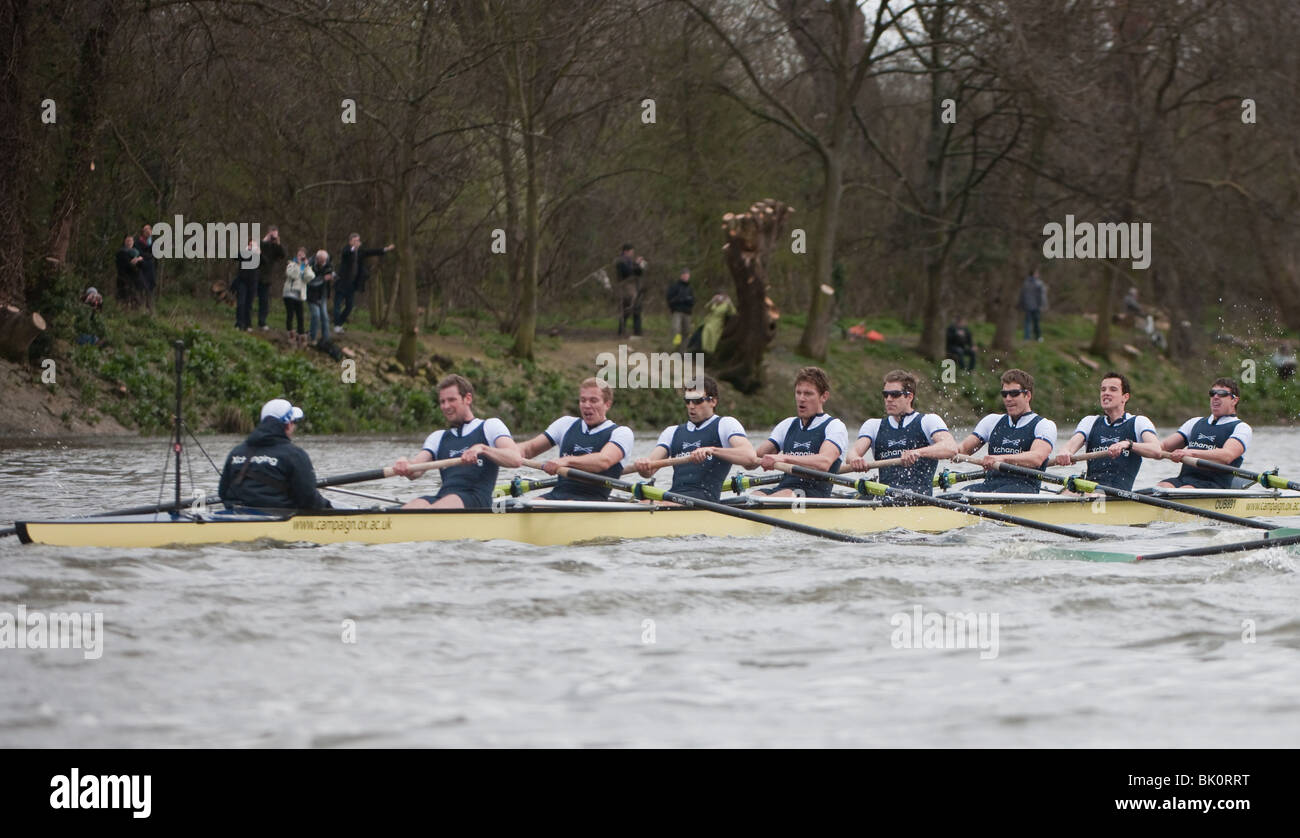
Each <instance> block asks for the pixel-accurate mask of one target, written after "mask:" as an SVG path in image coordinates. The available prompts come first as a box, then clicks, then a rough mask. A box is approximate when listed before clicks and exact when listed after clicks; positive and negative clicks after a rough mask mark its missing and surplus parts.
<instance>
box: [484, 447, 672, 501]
mask: <svg viewBox="0 0 1300 838" xmlns="http://www.w3.org/2000/svg"><path fill="white" fill-rule="evenodd" d="M690 461H691V458H690V457H673V458H671V459H667V460H651V461H650V462H649V464H648V465H649V466H650V468H651V469H653V470H654V471H658V470H659V469H661V468H666V467H668V466H680V465H682V464H683V463H689V462H690ZM623 473H624V474H636V473H637V469H636V466H628V467H627V468H625V469H623ZM559 479H560V478H558V477H544V478H542V479H541V480H525V479H523V478H522V477H520V476H519V475H515V476H514V478H512V479H511V481H510V482H509V483H498V484H497V486H496V488H495V489H493V490H492V497H494V498H501V497H505V496H506V495H509V496H510V497H512V498H517V497H519V496H520V495H524V494H527V493H528V492H531V491H534V490H535V489H549V488H550V487H552V486H554V485H555V483H556V481H558V480H559ZM651 482H652V483H653V482H654V481H653V480H652V481H651Z"/></svg>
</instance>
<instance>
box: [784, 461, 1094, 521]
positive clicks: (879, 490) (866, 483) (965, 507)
mask: <svg viewBox="0 0 1300 838" xmlns="http://www.w3.org/2000/svg"><path fill="white" fill-rule="evenodd" d="M776 468H777V469H779V470H780V471H784V472H786V473H788V474H795V475H798V476H800V477H811V478H814V479H817V480H829V481H830V482H832V483H838V484H839V485H841V486H850V487H852V488H854V489H857V490H858V494H861V495H888V496H890V497H896V498H907V499H908V500H912V501H915V502H917V503H924V504H929V505H930V506H938V507H941V508H943V509H951V510H953V511H954V512H964V513H966V514H967V515H978V516H979V517H981V518H988V519H990V520H992V521H1002V522H1003V523H1007V524H1018V525H1020V526H1022V527H1029V528H1031V529H1036V530H1043V531H1044V532H1051V533H1056V534H1057V535H1068V536H1070V537H1072V538H1086V539H1090V540H1095V539H1098V538H1101V536H1100V535H1097V534H1096V533H1090V532H1085V531H1084V530H1074V529H1070V528H1069V527H1058V526H1057V525H1056V524H1045V523H1043V522H1041V521H1031V520H1030V519H1028V518H1021V517H1020V516H1018V515H1008V514H1006V513H1005V512H997V511H995V510H992V509H981V508H979V507H977V506H971V505H970V504H968V503H957V502H956V501H951V500H947V499H945V498H935V497H930V496H929V495H921V494H917V493H916V492H909V491H907V490H906V489H897V488H895V487H893V486H886V485H885V484H884V483H876V482H873V481H871V480H865V479H859V480H852V479H850V478H848V477H840V476H839V475H838V474H831V473H830V472H829V471H818V470H817V469H814V468H808V467H807V466H800V465H795V464H794V463H782V462H778V463H776Z"/></svg>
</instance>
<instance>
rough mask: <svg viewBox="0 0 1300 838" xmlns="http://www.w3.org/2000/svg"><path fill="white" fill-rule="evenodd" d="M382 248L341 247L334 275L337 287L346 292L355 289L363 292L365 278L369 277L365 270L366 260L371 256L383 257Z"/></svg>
mask: <svg viewBox="0 0 1300 838" xmlns="http://www.w3.org/2000/svg"><path fill="white" fill-rule="evenodd" d="M383 255H384V249H383V248H382V247H362V248H356V247H352V246H351V245H344V246H343V253H342V254H341V255H340V256H339V270H338V273H337V274H336V275H335V277H334V278H335V279H336V280H337V285H338V286H339V287H340V288H342V289H344V290H347V289H348V288H352V287H353V286H355V287H356V290H358V291H363V290H365V287H366V278H367V276H368V275H369V274H368V273H367V269H366V259H368V258H370V257H371V256H383Z"/></svg>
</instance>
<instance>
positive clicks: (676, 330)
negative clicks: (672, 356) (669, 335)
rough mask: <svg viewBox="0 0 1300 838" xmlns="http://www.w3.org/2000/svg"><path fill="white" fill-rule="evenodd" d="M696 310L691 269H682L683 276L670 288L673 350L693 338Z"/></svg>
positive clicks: (669, 308) (669, 305) (669, 306)
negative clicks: (692, 316) (692, 320)
mask: <svg viewBox="0 0 1300 838" xmlns="http://www.w3.org/2000/svg"><path fill="white" fill-rule="evenodd" d="M694 309H695V293H694V292H693V291H691V269H690V268H682V273H681V276H680V277H679V278H678V280H677V281H676V282H674V283H673V284H672V285H670V286H668V310H669V311H670V312H672V321H673V349H676V348H677V347H678V346H680V345H681V343H682V341H683V340H685V339H686V338H688V337H690V336H691V312H692V311H693V310H694Z"/></svg>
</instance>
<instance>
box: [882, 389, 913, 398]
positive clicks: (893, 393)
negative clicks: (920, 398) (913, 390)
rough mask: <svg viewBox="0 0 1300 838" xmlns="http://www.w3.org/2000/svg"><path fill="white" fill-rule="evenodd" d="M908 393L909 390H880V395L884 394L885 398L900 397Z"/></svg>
mask: <svg viewBox="0 0 1300 838" xmlns="http://www.w3.org/2000/svg"><path fill="white" fill-rule="evenodd" d="M908 394H909V391H907V390H881V391H880V395H882V396H884V397H885V398H887V399H901V398H902V397H903V396H906V395H908Z"/></svg>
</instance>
